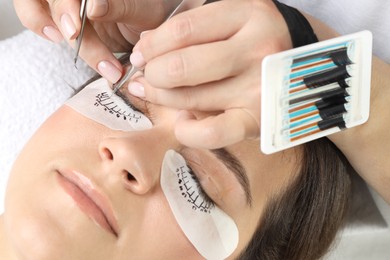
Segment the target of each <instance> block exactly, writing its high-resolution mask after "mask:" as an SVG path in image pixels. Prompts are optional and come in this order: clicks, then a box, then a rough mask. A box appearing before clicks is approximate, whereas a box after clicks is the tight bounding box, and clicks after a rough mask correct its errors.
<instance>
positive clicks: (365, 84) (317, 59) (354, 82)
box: [261, 31, 372, 154]
mask: <svg viewBox="0 0 390 260" xmlns="http://www.w3.org/2000/svg"><path fill="white" fill-rule="evenodd" d="M371 59H372V35H371V33H370V32H368V31H363V32H359V33H355V34H350V35H346V36H341V37H337V38H334V39H330V40H327V41H322V42H318V43H315V44H311V45H307V46H304V47H301V48H295V49H292V50H288V51H284V52H280V53H277V54H273V55H269V56H267V57H265V58H264V61H263V64H262V75H263V76H262V82H261V87H262V89H261V93H262V94H261V104H262V108H261V113H262V114H261V121H262V122H261V126H262V129H261V133H262V135H261V149H262V151H263V152H264V153H266V154H270V153H273V152H277V151H281V150H283V149H287V148H290V147H293V146H296V145H300V144H303V143H305V142H309V141H311V140H315V139H318V138H321V137H324V136H327V135H330V134H333V133H336V132H339V131H341V130H344V129H346V128H351V127H354V126H357V125H360V124H363V123H364V122H366V121H367V119H368V114H369V103H370V100H369V97H370V77H371Z"/></svg>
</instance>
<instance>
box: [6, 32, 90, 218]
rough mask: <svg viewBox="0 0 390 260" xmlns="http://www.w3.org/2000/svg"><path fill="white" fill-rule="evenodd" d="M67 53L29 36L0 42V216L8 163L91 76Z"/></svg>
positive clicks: (63, 46)
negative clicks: (46, 120)
mask: <svg viewBox="0 0 390 260" xmlns="http://www.w3.org/2000/svg"><path fill="white" fill-rule="evenodd" d="M73 55H74V52H73V50H72V49H71V48H70V47H68V46H67V44H65V43H63V44H60V45H57V44H54V43H51V42H49V41H47V40H45V39H42V38H40V37H39V36H37V35H35V34H34V33H32V32H30V31H24V32H22V33H20V34H18V35H17V36H14V37H12V38H9V39H6V40H4V41H0V93H1V94H0V213H1V212H3V207H4V205H3V201H4V193H5V186H6V181H7V179H8V174H9V172H10V169H11V166H12V163H13V162H14V160H15V158H16V156H17V155H18V153H19V152H20V151H21V149H22V148H23V145H24V144H25V143H26V141H27V140H28V139H29V138H30V136H31V135H32V134H33V133H34V132H35V130H36V129H37V128H38V127H39V126H40V124H41V123H42V122H43V121H44V120H45V119H46V118H47V117H48V116H49V115H50V114H52V113H53V112H54V111H55V110H56V109H57V108H58V107H59V106H61V104H62V103H63V102H64V101H65V100H66V99H67V98H68V97H69V96H70V95H72V93H73V92H74V90H73V89H72V88H77V87H79V86H80V85H82V84H83V83H84V82H85V81H86V80H88V79H89V78H90V77H91V76H92V75H93V74H94V72H93V71H92V70H91V69H89V68H88V67H87V66H86V65H85V63H83V62H81V61H80V60H79V62H78V70H77V69H76V68H75V67H74V66H73Z"/></svg>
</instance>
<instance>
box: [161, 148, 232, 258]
mask: <svg viewBox="0 0 390 260" xmlns="http://www.w3.org/2000/svg"><path fill="white" fill-rule="evenodd" d="M183 176H187V177H185V178H184V177H183ZM160 181H161V188H162V190H163V192H164V195H165V197H166V198H167V201H168V204H169V206H170V208H171V210H172V213H173V215H174V217H175V219H176V221H177V223H178V224H179V226H180V228H181V229H182V231H183V233H184V234H185V235H186V237H187V238H188V240H189V241H190V242H191V243H192V244H193V245H194V247H195V248H196V250H198V252H199V253H200V254H201V255H202V256H203V257H205V258H206V259H225V258H227V257H228V256H229V255H231V254H232V253H233V252H234V250H235V249H236V248H237V245H238V237H239V234H238V228H237V226H236V224H235V222H234V220H233V219H232V218H231V217H230V216H228V215H227V214H226V213H225V212H223V211H222V210H221V209H220V208H219V207H218V206H216V205H215V206H214V205H213V207H208V206H205V205H202V203H201V201H202V200H204V198H201V196H200V193H201V192H200V189H199V188H196V187H197V183H196V182H195V181H194V180H193V179H192V176H191V174H190V172H189V169H188V167H187V164H186V161H185V160H184V158H183V157H182V156H181V155H180V154H178V153H177V152H175V151H173V150H169V151H167V152H166V154H165V157H164V159H163V164H162V168H161V180H160ZM196 189H198V190H196Z"/></svg>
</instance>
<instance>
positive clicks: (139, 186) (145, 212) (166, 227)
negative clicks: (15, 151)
mask: <svg viewBox="0 0 390 260" xmlns="http://www.w3.org/2000/svg"><path fill="white" fill-rule="evenodd" d="M129 98H130V100H131V101H132V103H133V104H135V105H136V107H138V108H140V109H141V110H144V109H146V107H144V106H145V103H144V102H143V101H141V100H139V99H137V98H135V97H129ZM147 109H148V113H149V114H150V117H151V120H152V121H153V127H152V128H151V129H149V130H145V131H138V132H122V131H115V130H111V129H109V128H107V127H105V126H103V125H100V124H98V123H96V122H95V121H92V120H90V119H88V118H86V117H84V116H83V115H81V114H79V113H78V112H75V111H74V110H73V109H72V108H70V107H67V106H63V107H61V108H60V109H59V110H58V111H57V112H55V113H54V114H53V115H52V116H51V117H50V118H49V119H48V120H47V121H46V122H45V123H44V124H43V125H42V126H41V127H40V129H39V130H38V131H37V132H36V134H35V135H34V136H33V137H32V138H31V140H30V141H29V142H28V143H27V144H26V146H25V148H24V149H23V151H22V152H21V154H20V156H19V157H18V159H17V161H16V162H15V164H14V167H13V170H12V173H11V175H10V179H9V184H8V187H7V193H6V204H5V213H4V215H3V216H2V217H1V219H0V237H1V239H2V240H0V249H2V250H0V258H2V259H3V258H6V259H40V260H42V259H58V256H61V259H128V258H129V257H131V258H133V259H184V258H185V259H200V258H201V257H200V255H199V254H198V252H197V251H196V250H195V248H194V247H193V246H192V244H191V243H190V242H189V241H188V239H187V238H186V237H185V235H184V234H183V232H182V231H181V229H180V227H179V226H178V224H177V223H176V221H175V219H174V216H173V215H172V212H171V210H170V208H169V205H168V203H167V200H166V198H165V196H164V194H163V192H162V190H161V186H160V180H159V178H160V167H161V163H162V159H163V156H164V154H165V152H166V151H167V150H169V149H174V150H176V151H177V152H179V153H181V154H182V155H183V156H184V158H185V159H186V160H187V162H188V164H189V165H190V167H192V168H193V170H194V172H195V174H196V175H197V177H198V178H199V181H200V183H201V185H202V186H203V188H204V190H205V191H206V193H207V194H208V195H209V196H210V197H211V199H213V200H214V201H215V202H216V204H217V205H218V206H219V207H220V208H221V209H222V210H224V211H225V212H226V213H227V214H228V215H230V216H231V217H232V218H233V220H234V221H235V222H236V224H237V226H238V229H239V233H240V238H239V245H238V247H237V249H236V250H235V251H234V253H233V254H232V255H231V259H233V258H234V257H235V256H237V255H238V254H239V252H240V251H242V250H243V248H244V247H245V245H246V244H247V243H248V241H249V240H250V238H251V236H252V234H253V232H254V230H255V228H256V226H257V223H258V221H259V218H260V216H261V214H262V212H263V210H264V206H265V205H266V204H267V199H268V198H269V197H270V196H273V195H276V194H278V193H279V192H280V190H282V189H283V188H284V187H286V185H288V183H290V182H291V181H292V180H293V179H294V174H292V173H293V172H296V166H297V159H298V158H299V157H300V155H299V154H300V153H299V150H293V149H291V150H288V151H286V152H284V153H278V154H274V155H270V156H266V155H263V154H261V153H260V152H259V148H258V142H257V141H243V142H241V143H238V144H235V145H233V146H231V147H228V148H227V149H228V150H229V151H230V152H231V153H232V154H233V155H234V156H236V157H237V158H238V160H240V162H241V163H242V164H243V166H244V168H245V169H246V171H247V175H248V179H249V183H250V186H251V191H252V194H251V195H252V199H253V201H252V206H249V205H248V204H247V203H246V199H245V196H244V192H243V190H242V188H241V186H240V185H239V183H238V180H237V178H236V177H235V176H234V175H233V174H232V172H230V170H229V169H228V168H227V167H226V166H225V165H224V164H223V163H222V162H220V161H219V160H218V159H217V158H216V156H215V155H214V154H213V153H212V152H210V151H209V150H205V149H196V148H189V147H185V146H183V145H181V144H180V143H179V142H178V141H177V140H176V138H175V136H174V133H173V131H174V130H173V122H174V121H175V120H176V115H177V110H173V109H169V108H165V107H162V106H157V105H151V104H148V105H147ZM197 116H198V117H203V116H205V115H204V114H200V113H198V114H197ZM75 126H77V127H75ZM156 143H158V145H157V146H156ZM64 169H71V170H76V171H78V172H80V173H81V174H83V175H84V176H85V177H87V178H88V179H90V180H91V182H92V183H94V185H95V187H96V188H97V190H99V191H100V192H101V193H102V194H104V196H106V197H107V198H108V201H109V203H110V204H111V206H112V209H113V211H114V215H115V217H116V219H117V222H118V230H117V231H118V232H117V233H118V236H115V235H113V234H112V233H109V232H107V231H106V230H105V229H102V228H101V227H100V226H99V225H97V224H95V223H94V221H92V220H91V219H90V218H89V217H88V216H87V215H86V214H84V213H83V212H82V211H81V210H80V209H79V207H78V206H77V205H76V204H75V202H74V200H73V199H72V198H71V197H70V196H69V195H68V194H67V193H65V192H64V189H63V188H62V187H61V186H60V185H59V182H58V173H57V172H56V171H57V170H59V171H63V170H64ZM125 171H127V172H130V173H131V174H132V175H133V177H134V180H132V181H129V180H127V178H126V176H127V175H126V173H125ZM173 248H175V250H172V249H173Z"/></svg>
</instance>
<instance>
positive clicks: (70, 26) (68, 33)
mask: <svg viewBox="0 0 390 260" xmlns="http://www.w3.org/2000/svg"><path fill="white" fill-rule="evenodd" d="M61 26H62V30H63V32H64V34H65V37H66V38H68V39H72V37H73V36H74V35H75V34H76V26H75V25H74V23H73V21H72V17H70V15H69V14H63V15H62V16H61Z"/></svg>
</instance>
